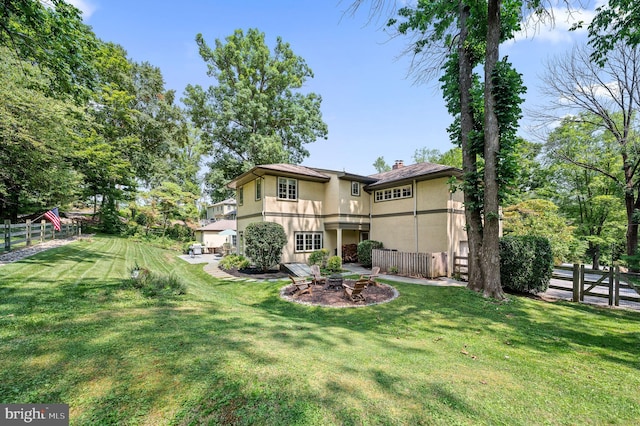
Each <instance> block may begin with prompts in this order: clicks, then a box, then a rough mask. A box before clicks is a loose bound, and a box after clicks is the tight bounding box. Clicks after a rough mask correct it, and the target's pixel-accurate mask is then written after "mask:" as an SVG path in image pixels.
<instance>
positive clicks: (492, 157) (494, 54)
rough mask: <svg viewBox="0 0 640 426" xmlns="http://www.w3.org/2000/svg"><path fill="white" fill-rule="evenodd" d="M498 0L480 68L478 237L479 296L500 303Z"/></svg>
mask: <svg viewBox="0 0 640 426" xmlns="http://www.w3.org/2000/svg"><path fill="white" fill-rule="evenodd" d="M500 3H501V2H500V0H489V2H488V15H487V47H486V56H485V66H484V74H485V76H484V81H485V87H484V106H485V121H484V161H485V167H484V230H483V233H482V272H483V274H484V282H483V289H482V291H483V294H484V296H485V297H493V298H496V299H504V298H505V294H504V292H503V291H502V285H501V283H500V210H499V208H500V203H499V197H498V193H499V192H498V189H499V183H498V153H499V152H500V129H499V126H498V117H497V116H496V112H495V107H496V104H495V97H494V93H493V74H494V70H495V67H496V64H497V62H498V56H499V45H500Z"/></svg>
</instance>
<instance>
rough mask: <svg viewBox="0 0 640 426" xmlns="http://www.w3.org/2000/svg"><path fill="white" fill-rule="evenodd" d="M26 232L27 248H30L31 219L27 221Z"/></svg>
mask: <svg viewBox="0 0 640 426" xmlns="http://www.w3.org/2000/svg"><path fill="white" fill-rule="evenodd" d="M25 232H26V238H27V247H29V246H30V245H31V219H27V223H26V227H25Z"/></svg>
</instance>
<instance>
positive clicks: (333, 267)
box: [327, 256, 342, 272]
mask: <svg viewBox="0 0 640 426" xmlns="http://www.w3.org/2000/svg"><path fill="white" fill-rule="evenodd" d="M327 269H328V270H329V271H330V272H340V271H341V270H342V258H341V257H340V256H331V257H330V258H329V259H328V260H327Z"/></svg>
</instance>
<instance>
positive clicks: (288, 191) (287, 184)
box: [278, 177, 298, 200]
mask: <svg viewBox="0 0 640 426" xmlns="http://www.w3.org/2000/svg"><path fill="white" fill-rule="evenodd" d="M278 198H279V199H281V200H297V199H298V181H297V180H295V179H289V178H283V177H279V178H278Z"/></svg>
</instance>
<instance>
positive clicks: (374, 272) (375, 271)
mask: <svg viewBox="0 0 640 426" xmlns="http://www.w3.org/2000/svg"><path fill="white" fill-rule="evenodd" d="M378 275H380V267H379V266H374V267H373V268H371V273H370V274H363V275H360V279H361V280H367V285H376V278H378Z"/></svg>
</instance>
